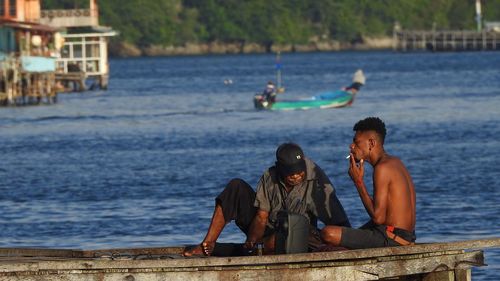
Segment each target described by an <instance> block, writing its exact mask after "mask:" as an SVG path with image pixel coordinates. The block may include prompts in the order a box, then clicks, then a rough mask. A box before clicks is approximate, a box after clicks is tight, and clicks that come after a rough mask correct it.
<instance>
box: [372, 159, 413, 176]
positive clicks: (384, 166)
mask: <svg viewBox="0 0 500 281" xmlns="http://www.w3.org/2000/svg"><path fill="white" fill-rule="evenodd" d="M402 170H406V167H405V166H404V164H403V162H402V161H401V160H400V159H399V158H398V157H395V156H389V157H385V158H384V159H382V160H381V161H380V162H379V163H378V164H377V165H376V166H375V168H374V174H375V175H377V176H387V175H391V174H395V173H399V172H400V171H402Z"/></svg>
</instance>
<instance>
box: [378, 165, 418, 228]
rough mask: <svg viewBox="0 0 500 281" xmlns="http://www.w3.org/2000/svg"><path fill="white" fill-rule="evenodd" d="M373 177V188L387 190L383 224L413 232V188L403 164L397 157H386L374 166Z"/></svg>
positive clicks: (414, 197)
mask: <svg viewBox="0 0 500 281" xmlns="http://www.w3.org/2000/svg"><path fill="white" fill-rule="evenodd" d="M373 176H374V184H375V188H377V189H379V188H381V189H386V190H387V193H386V195H385V196H387V201H386V202H387V209H386V219H385V222H384V223H383V224H385V225H392V226H395V227H397V228H402V229H405V230H408V231H410V232H411V231H413V230H414V229H415V220H416V218H415V213H416V210H415V199H416V196H415V187H414V185H413V181H412V179H411V176H410V174H409V172H408V170H407V169H406V167H405V166H404V164H403V163H402V162H401V160H399V159H398V158H397V157H393V156H389V157H386V158H384V159H382V160H381V161H380V163H377V165H375V169H374V175H373ZM376 194H380V193H376ZM382 196H384V193H382Z"/></svg>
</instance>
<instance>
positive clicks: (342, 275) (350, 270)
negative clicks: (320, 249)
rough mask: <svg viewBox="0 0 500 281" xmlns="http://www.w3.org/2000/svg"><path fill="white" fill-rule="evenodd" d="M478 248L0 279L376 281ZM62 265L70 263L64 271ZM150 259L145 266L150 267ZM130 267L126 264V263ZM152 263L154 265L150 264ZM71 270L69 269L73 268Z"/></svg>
mask: <svg viewBox="0 0 500 281" xmlns="http://www.w3.org/2000/svg"><path fill="white" fill-rule="evenodd" d="M482 259H483V255H482V252H481V251H476V252H471V253H459V254H451V255H444V256H433V257H425V258H420V259H419V258H410V259H405V260H394V261H383V262H379V261H378V260H377V259H375V258H373V259H363V260H361V261H359V262H361V263H364V264H361V265H359V264H357V265H356V264H354V265H350V264H348V263H346V264H342V263H341V262H338V263H325V262H312V263H311V262H309V261H307V260H305V261H303V262H302V263H301V264H288V265H283V264H268V265H253V266H205V267H191V268H187V267H184V268H176V267H170V266H169V263H171V262H172V261H171V260H163V261H136V262H135V263H131V261H108V262H107V264H108V267H107V268H97V267H94V266H92V264H91V263H89V264H87V263H85V262H84V261H80V262H81V263H80V266H79V268H76V267H75V266H74V265H75V263H74V261H52V262H40V264H39V265H38V266H35V265H34V264H31V268H29V269H27V270H20V268H17V270H14V271H10V272H3V273H0V280H6V281H7V280H9V281H10V280H43V281H45V280H47V281H49V280H50V281H53V280H58V281H59V280H71V281H79V280H103V281H108V280H110V281H114V280H292V281H293V280H298V281H303V280H347V281H350V280H378V279H379V278H392V277H398V276H406V275H412V274H421V273H428V272H433V273H435V272H438V271H443V270H454V269H456V268H461V269H463V268H469V267H470V266H472V265H473V264H479V263H480V262H482ZM60 263H71V264H73V265H72V266H69V267H67V268H66V269H63V268H64V266H61V265H60ZM148 263H149V265H148ZM124 265H128V266H124ZM152 265H154V266H152ZM71 268H73V269H71ZM437 280H440V279H437Z"/></svg>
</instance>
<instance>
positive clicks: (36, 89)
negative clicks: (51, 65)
mask: <svg viewBox="0 0 500 281" xmlns="http://www.w3.org/2000/svg"><path fill="white" fill-rule="evenodd" d="M54 75H55V73H54V72H51V71H46V72H30V71H25V70H24V69H23V67H22V66H21V62H20V59H19V58H17V57H11V58H7V59H5V60H3V61H0V106H9V105H33V104H40V103H46V104H50V103H55V102H56V100H57V91H56V85H55V81H56V80H55V76H54Z"/></svg>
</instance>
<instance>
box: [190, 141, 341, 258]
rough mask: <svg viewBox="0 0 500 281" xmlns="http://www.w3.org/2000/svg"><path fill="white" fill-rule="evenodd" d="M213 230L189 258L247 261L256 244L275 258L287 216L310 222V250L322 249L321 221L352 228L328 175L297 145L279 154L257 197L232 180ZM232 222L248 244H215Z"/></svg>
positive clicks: (219, 202)
mask: <svg viewBox="0 0 500 281" xmlns="http://www.w3.org/2000/svg"><path fill="white" fill-rule="evenodd" d="M215 202H216V204H215V210H214V213H213V216H212V220H211V223H210V227H209V229H208V231H207V234H206V236H205V238H204V239H203V242H202V243H201V244H200V245H196V246H193V247H187V248H186V249H185V250H184V256H193V255H214V256H231V255H244V254H246V253H248V251H251V250H253V249H254V247H255V245H256V244H257V243H263V244H264V253H273V252H274V248H275V244H274V242H275V232H276V227H277V220H278V213H279V212H280V211H287V212H290V213H294V214H299V215H302V216H304V217H306V218H307V221H308V222H309V241H308V245H309V250H310V251H313V250H315V248H317V247H318V246H319V245H321V244H322V241H321V238H320V235H319V231H318V229H317V220H318V219H319V220H320V221H322V222H323V223H324V224H325V225H337V226H350V223H349V220H348V218H347V216H346V214H345V211H344V208H343V207H342V205H341V203H340V201H339V200H338V198H337V196H336V195H335V189H334V188H333V185H332V183H331V182H330V180H329V179H328V177H327V176H326V175H325V173H324V172H323V170H322V169H321V168H320V167H319V166H318V165H316V164H315V163H314V162H313V161H312V160H310V159H309V158H307V157H305V156H304V153H303V151H302V149H301V148H300V147H299V146H298V145H297V144H294V143H284V144H282V145H280V146H279V147H278V149H277V150H276V163H275V165H274V166H272V167H270V168H268V169H267V170H266V171H265V172H264V174H263V175H262V177H261V178H260V180H259V183H258V185H257V192H254V191H253V189H252V187H251V186H250V185H249V184H248V183H246V182H245V181H243V180H242V179H232V180H231V181H230V182H229V183H228V184H227V185H226V187H225V189H224V190H223V191H222V193H221V194H220V195H219V196H217V198H216V200H215ZM231 220H234V221H235V222H236V225H237V226H238V227H239V228H240V229H241V230H242V231H243V232H244V233H245V234H246V235H247V239H246V242H245V244H243V245H241V244H228V243H216V241H217V238H218V237H219V235H220V233H221V232H222V230H223V229H224V227H225V225H226V224H228V223H229V222H230V221H231Z"/></svg>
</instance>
